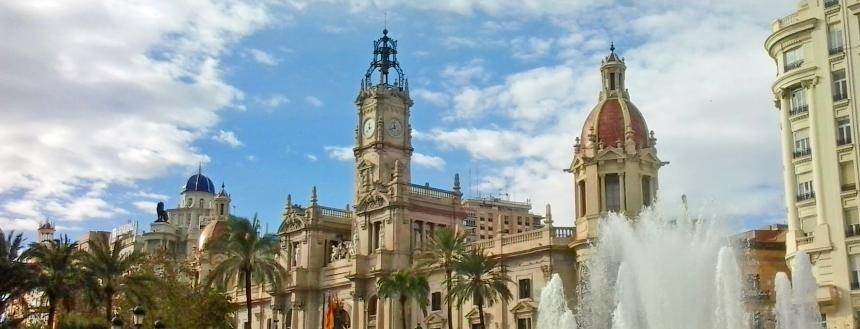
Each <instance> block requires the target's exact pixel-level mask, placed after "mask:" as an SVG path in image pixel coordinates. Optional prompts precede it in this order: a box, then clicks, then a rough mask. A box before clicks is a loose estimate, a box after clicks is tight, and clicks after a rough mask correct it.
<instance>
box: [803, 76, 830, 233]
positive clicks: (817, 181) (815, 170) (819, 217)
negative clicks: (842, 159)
mask: <svg viewBox="0 0 860 329" xmlns="http://www.w3.org/2000/svg"><path fill="white" fill-rule="evenodd" d="M802 85H803V88H805V89H806V99H808V100H814V99H815V98H813V97H814V96H813V92H814V90H815V83H814V82H813V81H812V80H806V81H803V82H802ZM815 105H816V102H814V101H813V102H809V144H810V145H811V147H812V186H813V188H814V192H815V195H816V197H815V213H816V221H817V224H818V225H823V224H825V219H824V216H825V214H824V209H825V208H824V192H825V191H824V188H823V187H822V180H824V179H823V178H822V177H821V170H822V169H821V156H820V155H819V154H818V153H817V152H821V148H820V147H819V146H820V144H819V143H818V139H819V137H820V136H819V135H818V120H817V118H816V116H817V115H818V109H817V108H816V107H815Z"/></svg>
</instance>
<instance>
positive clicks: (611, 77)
mask: <svg viewBox="0 0 860 329" xmlns="http://www.w3.org/2000/svg"><path fill="white" fill-rule="evenodd" d="M609 90H615V73H609Z"/></svg>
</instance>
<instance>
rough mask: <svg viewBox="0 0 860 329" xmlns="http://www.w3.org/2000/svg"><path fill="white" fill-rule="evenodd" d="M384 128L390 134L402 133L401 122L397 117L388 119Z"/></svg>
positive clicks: (397, 134) (398, 134)
mask: <svg viewBox="0 0 860 329" xmlns="http://www.w3.org/2000/svg"><path fill="white" fill-rule="evenodd" d="M385 130H387V131H388V134H389V135H391V136H400V134H402V133H403V124H402V123H400V120H397V119H393V120H389V121H388V124H386V125H385Z"/></svg>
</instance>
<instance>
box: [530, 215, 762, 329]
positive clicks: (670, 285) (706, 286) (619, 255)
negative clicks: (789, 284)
mask: <svg viewBox="0 0 860 329" xmlns="http://www.w3.org/2000/svg"><path fill="white" fill-rule="evenodd" d="M696 218H697V219H692V218H690V217H686V216H684V217H682V218H678V219H673V220H669V219H666V218H665V217H663V216H661V215H660V214H659V213H658V212H657V211H656V210H653V209H649V210H646V211H644V212H643V213H642V214H640V216H639V217H638V218H636V219H635V220H631V219H628V218H626V217H624V216H620V215H615V214H610V215H609V216H607V217H606V218H604V219H602V225H601V227H600V234H599V236H600V238H599V239H598V241H597V242H596V243H595V245H593V246H592V248H593V249H592V250H593V253H592V256H591V258H590V259H588V260H587V261H586V267H587V273H585V276H586V278H587V279H586V280H585V282H584V283H583V285H582V286H581V287H580V289H581V300H580V302H579V303H578V305H577V307H576V309H575V311H576V312H575V317H576V322H578V323H579V327H577V326H576V325H570V323H573V321H569V322H568V321H560V320H551V319H547V318H554V319H562V318H567V317H572V316H573V314H571V313H570V311H568V310H566V309H567V306H566V305H565V306H564V308H563V309H562V308H559V307H558V305H555V306H553V305H545V304H548V303H557V302H558V301H559V300H562V301H563V300H564V298H563V297H562V298H558V296H553V297H552V299H544V298H543V294H542V295H541V301H540V311H539V317H538V329H576V328H586V329H689V328H691V326H694V327H696V328H714V329H716V328H719V329H748V328H749V321H748V315H747V313H746V312H745V311H744V309H743V304H742V300H741V298H742V287H741V284H740V270H739V268H738V265H737V260H736V259H735V253H734V252H733V250H732V249H731V248H730V247H727V246H726V242H727V240H726V237H727V236H728V234H729V231H728V229H727V228H726V227H725V225H721V224H720V222H721V221H718V220H716V219H714V218H707V219H706V218H703V217H701V216H699V217H696ZM547 290H550V289H547ZM557 292H561V290H558V291H557ZM557 292H556V293H557ZM545 293H549V292H547V291H545ZM543 310H547V311H546V312H544V311H543ZM561 322H564V323H561ZM554 325H559V327H556V326H554Z"/></svg>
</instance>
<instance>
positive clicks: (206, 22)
mask: <svg viewBox="0 0 860 329" xmlns="http://www.w3.org/2000/svg"><path fill="white" fill-rule="evenodd" d="M42 5H43V4H41V3H39V2H32V1H24V2H11V3H7V4H4V5H3V6H0V16H2V17H6V18H9V19H11V20H13V21H14V22H15V25H16V26H17V28H14V29H3V32H2V36H3V40H5V41H6V42H7V46H6V49H5V51H3V52H0V99H3V108H2V109H0V112H2V113H0V114H2V117H3V120H2V121H0V140H3V141H4V145H3V146H2V147H0V163H3V164H4V168H3V170H2V171H0V199H2V200H3V201H2V205H3V207H2V208H0V217H2V218H16V219H15V220H16V221H17V219H18V218H20V217H19V216H18V215H12V211H15V212H16V213H17V212H20V211H22V210H27V209H26V207H24V208H22V203H21V202H25V201H31V202H33V203H32V204H33V206H32V207H30V208H29V210H32V211H31V212H29V213H28V214H27V218H26V219H27V220H34V218H44V217H51V218H58V220H85V219H91V218H109V217H111V216H113V215H116V214H121V213H124V212H125V210H122V209H121V208H120V207H118V206H117V205H115V204H110V203H108V202H107V201H106V200H105V199H104V198H103V197H102V196H95V195H94V194H99V193H101V192H100V191H102V190H103V189H104V186H117V185H121V186H133V184H134V182H136V181H140V180H145V179H151V178H154V177H159V176H162V175H165V174H167V173H168V172H170V170H172V169H173V168H179V167H187V166H190V165H196V164H197V163H199V162H207V161H208V157H207V156H206V155H204V154H200V153H199V151H198V150H196V149H195V148H194V147H193V146H192V145H193V143H194V142H195V141H196V140H198V139H200V138H204V137H205V136H206V131H208V130H209V129H211V128H212V127H213V126H214V125H215V124H216V123H217V122H218V111H220V110H222V109H226V108H230V107H233V106H235V105H236V104H237V103H238V102H239V101H240V100H241V99H242V93H241V92H240V91H239V90H237V89H236V88H234V87H233V86H231V85H229V84H227V83H226V82H224V80H223V78H222V72H221V69H220V58H221V56H222V55H223V54H224V53H225V52H227V51H228V50H229V48H230V47H231V46H232V45H233V44H235V43H236V42H237V41H238V40H239V39H241V38H242V37H244V36H246V35H248V34H250V33H252V32H254V31H256V30H258V29H259V28H261V27H263V26H265V25H267V24H268V23H269V21H270V18H269V16H268V14H267V13H268V12H269V10H268V5H266V4H264V3H257V2H234V3H231V4H223V3H221V2H215V1H207V0H204V1H195V2H183V1H179V2H177V1H146V2H114V3H109V4H106V3H102V2H100V1H88V0H81V1H74V2H58V3H54V4H52V5H51V6H50V8H46V7H42ZM16 205H17V206H18V208H16ZM7 206H9V207H11V208H8V207H7ZM10 209H11V210H10Z"/></svg>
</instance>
